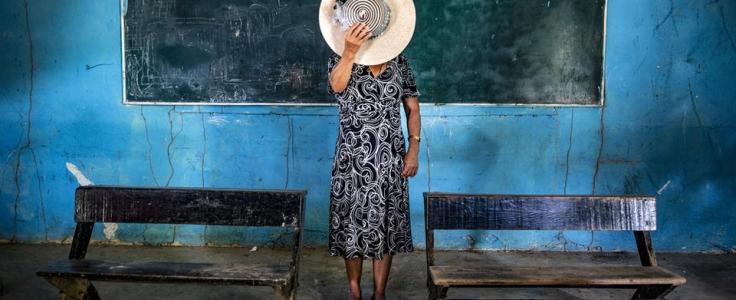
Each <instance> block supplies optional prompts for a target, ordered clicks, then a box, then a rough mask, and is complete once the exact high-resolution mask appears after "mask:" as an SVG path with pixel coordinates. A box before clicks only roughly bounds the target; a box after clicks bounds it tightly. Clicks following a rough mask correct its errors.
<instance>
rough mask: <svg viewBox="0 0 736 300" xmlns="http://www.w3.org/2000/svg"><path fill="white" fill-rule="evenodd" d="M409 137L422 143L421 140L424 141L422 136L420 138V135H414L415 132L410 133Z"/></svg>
mask: <svg viewBox="0 0 736 300" xmlns="http://www.w3.org/2000/svg"><path fill="white" fill-rule="evenodd" d="M409 139H410V140H411V139H415V140H417V143H420V142H421V141H422V138H420V137H418V136H416V135H413V134H410V135H409Z"/></svg>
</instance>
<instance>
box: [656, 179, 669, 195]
mask: <svg viewBox="0 0 736 300" xmlns="http://www.w3.org/2000/svg"><path fill="white" fill-rule="evenodd" d="M671 183H672V180H667V182H666V183H665V184H664V185H663V186H662V187H661V188H659V189H658V190H657V195H662V192H664V191H665V190H666V189H667V188H668V187H669V186H670V184H671Z"/></svg>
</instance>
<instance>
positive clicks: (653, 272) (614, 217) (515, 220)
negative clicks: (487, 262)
mask: <svg viewBox="0 0 736 300" xmlns="http://www.w3.org/2000/svg"><path fill="white" fill-rule="evenodd" d="M424 212H425V222H426V226H425V229H426V237H427V287H428V292H429V299H446V298H447V290H448V288H450V287H552V288H581V287H582V288H588V287H590V288H634V289H636V292H635V293H634V296H633V298H632V299H658V298H660V297H663V296H665V295H666V294H667V293H669V292H670V291H672V290H673V289H674V288H675V287H677V286H679V285H682V284H684V283H685V278H683V277H682V276H679V275H677V274H674V273H671V272H669V271H667V270H665V269H663V268H661V267H658V266H657V260H656V258H655V255H654V249H653V247H652V240H651V238H650V235H649V231H653V230H655V229H656V213H655V212H656V210H655V198H653V197H641V196H546V195H470V194H449V193H424ZM459 229H469V230H594V231H603V230H626V231H633V232H634V237H635V240H636V245H637V248H638V250H639V257H640V259H641V264H642V266H590V267H568V266H559V267H551V268H542V267H514V266H490V267H481V266H458V265H436V264H435V260H434V230H459Z"/></svg>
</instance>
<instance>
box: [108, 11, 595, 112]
mask: <svg viewBox="0 0 736 300" xmlns="http://www.w3.org/2000/svg"><path fill="white" fill-rule="evenodd" d="M414 3H415V6H416V10H417V26H416V31H415V34H414V38H413V40H412V42H411V43H410V45H409V48H407V49H406V51H405V54H406V55H407V57H408V58H409V61H410V63H411V65H412V67H413V69H414V72H415V74H416V77H417V83H418V86H419V89H420V91H421V93H422V97H421V99H420V100H421V101H422V102H432V103H468V104H473V103H500V104H519V103H522V104H599V103H600V102H601V98H602V97H601V94H602V93H601V90H602V85H603V82H602V77H603V76H602V75H603V72H602V69H603V39H604V37H603V33H604V16H605V0H421V1H419V0H417V1H414ZM319 4H320V1H319V0H310V1H304V0H278V1H276V0H122V11H123V12H122V13H123V16H124V17H123V22H124V23H123V29H124V30H123V49H124V60H125V61H124V70H123V71H124V86H125V101H126V102H127V103H144V104H145V103H158V104H171V103H177V104H184V103H188V104H263V103H276V104H303V103H307V104H309V103H312V104H333V103H335V100H334V99H333V98H331V97H330V96H329V95H328V94H327V86H326V84H327V74H326V72H327V59H328V57H329V55H330V53H331V50H330V49H329V48H328V47H327V45H326V44H325V42H324V41H323V39H322V36H321V34H320V32H319V25H318V20H317V18H318V13H317V12H318V8H319Z"/></svg>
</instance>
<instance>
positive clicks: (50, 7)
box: [0, 0, 736, 251]
mask: <svg viewBox="0 0 736 300" xmlns="http://www.w3.org/2000/svg"><path fill="white" fill-rule="evenodd" d="M735 17H736V2H734V1H725V0H721V1H705V0H702V1H685V0H674V1H664V0H658V1H634V0H610V3H609V10H608V28H607V30H608V33H607V34H608V38H607V40H606V43H607V44H606V51H607V52H606V54H607V57H606V84H607V90H606V94H607V99H606V103H605V106H603V107H557V108H555V107H514V106H490V107H488V106H486V107H473V106H432V105H425V106H422V113H423V118H422V121H423V138H424V139H423V142H422V147H423V149H422V151H421V171H420V172H419V174H418V176H417V177H415V178H414V179H412V180H411V183H410V194H411V211H412V218H413V220H412V230H413V231H414V237H415V243H416V244H417V246H420V247H422V246H423V245H424V237H423V225H424V223H423V219H422V215H423V211H422V198H421V193H422V192H423V191H448V192H458V191H464V192H483V193H526V194H534V193H551V194H565V193H567V194H580V193H584V194H589V193H595V194H610V193H636V194H640V193H644V194H657V193H659V197H658V204H657V207H658V216H659V224H658V225H659V226H658V231H656V233H654V235H653V237H654V241H655V245H656V246H657V247H658V249H660V250H668V251H709V250H733V249H734V248H735V247H736V200H734V199H736V184H735V183H736V182H735V181H736V179H735V178H736V176H735V175H736V171H734V167H736V164H734V159H733V157H735V156H736V127H735V126H736V118H734V117H733V116H734V115H736V104H734V103H735V102H734V99H736V89H735V88H734V84H733V82H734V81H733V74H736V45H735V42H734V35H736V18H735ZM119 28H120V24H119V9H118V3H117V1H113V0H111V1H81V0H75V1H50V0H45V1H40V0H39V1H28V3H27V7H26V3H25V2H24V1H3V2H2V4H0V30H1V32H2V42H1V43H0V66H2V68H1V69H0V128H2V129H1V130H2V131H0V132H2V135H1V136H2V138H1V139H0V168H1V170H0V190H1V192H0V239H2V240H12V241H17V242H47V241H54V242H55V241H68V240H69V239H70V236H71V234H72V232H73V226H74V223H73V219H72V212H73V192H74V189H75V188H76V187H77V181H76V179H75V178H74V177H73V176H72V175H71V174H70V173H69V172H68V171H67V169H66V163H71V164H74V165H76V166H77V167H78V168H79V169H80V170H81V172H82V173H84V174H85V175H86V176H87V177H89V179H90V180H92V181H93V182H94V183H96V184H115V185H159V186H166V185H168V186H207V187H244V188H276V189H281V188H290V189H307V190H308V191H309V195H308V205H307V219H308V220H307V241H306V242H307V244H308V245H324V244H326V240H327V238H326V231H327V210H328V205H329V202H328V201H329V200H328V195H329V194H328V191H329V179H330V164H331V161H332V156H333V153H332V151H333V147H334V141H335V137H336V130H337V124H336V120H337V117H336V110H335V108H334V107H268V106H266V107H247V106H245V107H212V106H202V107H196V106H195V107H182V106H125V105H122V104H121V79H120V76H121V74H120V70H121V67H120V40H119ZM408 54H409V56H411V49H409V50H408ZM415 70H416V72H434V71H435V70H434V67H433V66H432V65H431V64H428V63H425V62H415ZM419 84H420V88H421V84H422V83H421V82H419ZM104 229H106V230H105V231H103V227H102V226H98V227H97V231H96V233H95V238H97V239H99V240H111V241H115V242H121V243H149V244H154V245H159V244H175V245H176V244H183V245H202V244H214V245H230V244H241V243H246V244H250V243H280V242H282V239H280V236H279V232H277V231H273V232H272V231H264V230H242V229H237V228H227V227H206V228H204V227H198V226H175V227H174V226H168V225H158V226H141V225H120V226H119V227H115V226H114V225H108V226H106V228H104ZM438 239H439V241H438V243H439V245H440V246H442V247H448V248H468V247H475V248H485V249H538V250H587V249H590V250H599V249H603V250H617V249H624V250H631V249H633V248H634V242H633V239H632V238H631V236H630V234H616V233H596V234H591V233H590V232H564V233H561V232H529V233H513V234H511V233H509V232H453V233H447V234H441V235H439V236H438Z"/></svg>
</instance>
